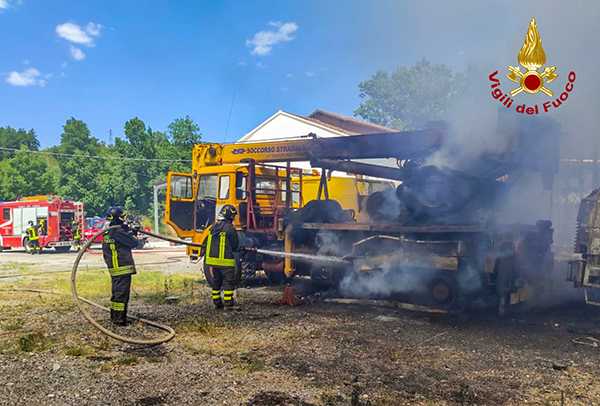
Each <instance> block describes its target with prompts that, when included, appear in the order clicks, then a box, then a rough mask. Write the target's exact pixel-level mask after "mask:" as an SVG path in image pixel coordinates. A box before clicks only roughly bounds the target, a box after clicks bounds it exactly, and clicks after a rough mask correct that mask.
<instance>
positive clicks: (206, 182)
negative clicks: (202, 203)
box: [198, 175, 217, 200]
mask: <svg viewBox="0 0 600 406" xmlns="http://www.w3.org/2000/svg"><path fill="white" fill-rule="evenodd" d="M216 198H217V175H203V176H200V181H199V183H198V200H200V199H216Z"/></svg>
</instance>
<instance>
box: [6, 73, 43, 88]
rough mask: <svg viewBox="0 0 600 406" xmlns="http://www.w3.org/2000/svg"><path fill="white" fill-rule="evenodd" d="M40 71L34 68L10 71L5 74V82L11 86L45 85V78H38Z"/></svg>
mask: <svg viewBox="0 0 600 406" xmlns="http://www.w3.org/2000/svg"><path fill="white" fill-rule="evenodd" d="M40 75H41V73H40V71H39V70H37V69H35V68H28V69H25V70H24V71H23V72H17V71H12V72H10V73H9V74H8V75H7V76H6V83H8V84H9V85H12V86H22V87H25V86H40V87H44V86H46V83H47V82H46V80H45V79H41V78H40Z"/></svg>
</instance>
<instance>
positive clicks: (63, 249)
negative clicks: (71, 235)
mask: <svg viewBox="0 0 600 406" xmlns="http://www.w3.org/2000/svg"><path fill="white" fill-rule="evenodd" d="M54 251H56V252H59V253H65V252H69V251H71V246H68V247H54Z"/></svg>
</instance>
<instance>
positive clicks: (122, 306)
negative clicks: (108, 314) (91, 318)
mask: <svg viewBox="0 0 600 406" xmlns="http://www.w3.org/2000/svg"><path fill="white" fill-rule="evenodd" d="M110 308H111V309H113V310H116V311H118V312H124V311H125V303H120V302H110Z"/></svg>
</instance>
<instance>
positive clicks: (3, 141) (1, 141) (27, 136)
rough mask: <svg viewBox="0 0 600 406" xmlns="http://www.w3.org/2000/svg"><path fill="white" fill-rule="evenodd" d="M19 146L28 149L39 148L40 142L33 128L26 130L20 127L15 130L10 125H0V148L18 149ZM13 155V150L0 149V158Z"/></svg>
mask: <svg viewBox="0 0 600 406" xmlns="http://www.w3.org/2000/svg"><path fill="white" fill-rule="evenodd" d="M21 146H24V147H25V148H27V149H30V150H38V149H39V147H40V142H39V141H38V139H37V136H36V135H35V131H34V130H29V131H26V130H24V129H22V128H20V129H18V130H17V129H14V128H12V127H0V148H11V149H19V148H21ZM14 155H15V152H14V151H6V150H1V149H0V160H2V159H6V158H12V157H13V156H14Z"/></svg>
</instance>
